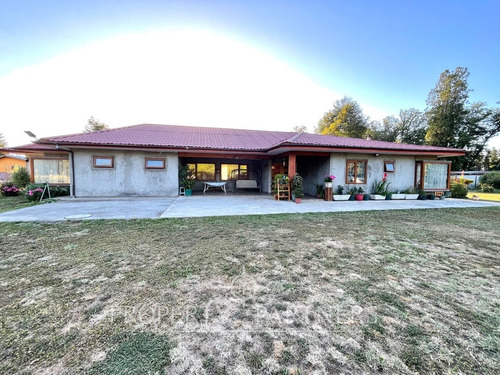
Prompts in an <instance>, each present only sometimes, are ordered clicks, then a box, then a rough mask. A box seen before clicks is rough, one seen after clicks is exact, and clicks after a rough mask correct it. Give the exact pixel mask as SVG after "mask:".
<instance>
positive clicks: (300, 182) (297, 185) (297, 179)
mask: <svg viewBox="0 0 500 375" xmlns="http://www.w3.org/2000/svg"><path fill="white" fill-rule="evenodd" d="M290 188H291V190H292V193H293V194H295V198H303V197H304V178H303V177H302V176H301V175H299V174H298V173H296V174H295V176H293V179H292V183H291V184H290Z"/></svg>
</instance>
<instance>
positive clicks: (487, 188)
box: [481, 184, 495, 193]
mask: <svg viewBox="0 0 500 375" xmlns="http://www.w3.org/2000/svg"><path fill="white" fill-rule="evenodd" d="M481 191H482V192H483V193H493V192H494V191H495V188H494V187H493V186H491V185H488V184H481Z"/></svg>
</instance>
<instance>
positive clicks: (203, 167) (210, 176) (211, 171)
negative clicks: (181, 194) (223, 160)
mask: <svg viewBox="0 0 500 375" xmlns="http://www.w3.org/2000/svg"><path fill="white" fill-rule="evenodd" d="M187 166H188V168H189V169H190V170H191V171H193V173H194V174H195V176H196V180H198V181H215V164H206V163H196V164H194V163H191V164H188V165H187Z"/></svg>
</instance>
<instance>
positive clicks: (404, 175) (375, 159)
mask: <svg viewBox="0 0 500 375" xmlns="http://www.w3.org/2000/svg"><path fill="white" fill-rule="evenodd" d="M347 160H367V168H368V171H367V182H366V184H350V187H353V186H355V187H362V188H363V189H364V190H365V192H366V193H367V194H369V193H370V192H371V188H372V184H373V182H374V181H376V180H381V179H382V178H383V176H384V161H386V160H393V161H395V164H396V171H395V172H388V173H387V180H388V181H389V182H390V186H389V191H398V190H399V191H401V190H405V189H408V188H411V187H413V186H414V183H415V160H416V158H415V156H401V155H382V154H380V155H379V156H375V155H374V154H348V153H332V154H331V155H330V173H331V174H333V175H334V176H335V177H336V179H335V180H334V181H333V188H334V192H336V188H337V186H338V185H343V186H344V187H347V184H346V161H347ZM347 190H348V189H345V190H344V191H347Z"/></svg>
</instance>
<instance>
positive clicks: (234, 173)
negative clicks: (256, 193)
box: [221, 164, 248, 181]
mask: <svg viewBox="0 0 500 375" xmlns="http://www.w3.org/2000/svg"><path fill="white" fill-rule="evenodd" d="M247 179H248V165H246V164H221V180H222V181H228V180H247Z"/></svg>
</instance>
